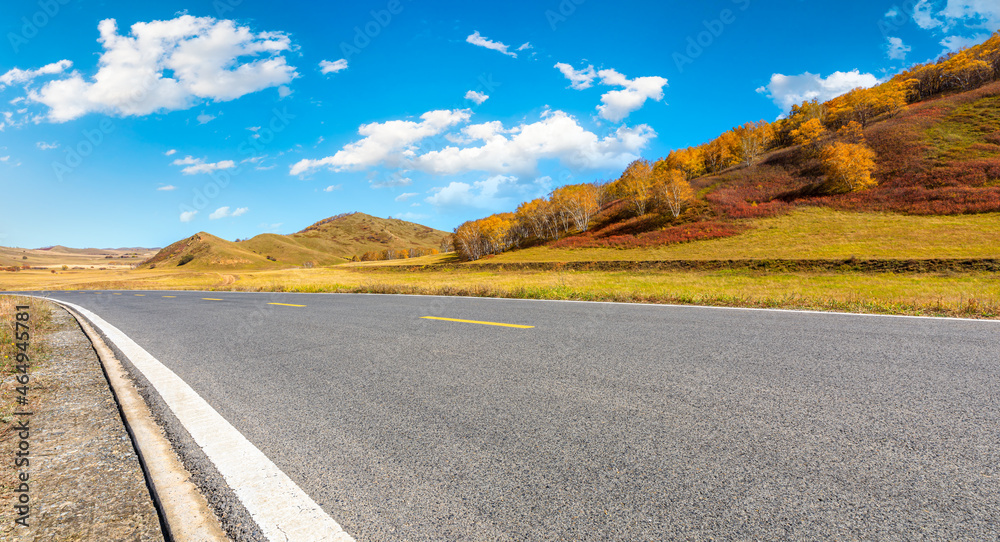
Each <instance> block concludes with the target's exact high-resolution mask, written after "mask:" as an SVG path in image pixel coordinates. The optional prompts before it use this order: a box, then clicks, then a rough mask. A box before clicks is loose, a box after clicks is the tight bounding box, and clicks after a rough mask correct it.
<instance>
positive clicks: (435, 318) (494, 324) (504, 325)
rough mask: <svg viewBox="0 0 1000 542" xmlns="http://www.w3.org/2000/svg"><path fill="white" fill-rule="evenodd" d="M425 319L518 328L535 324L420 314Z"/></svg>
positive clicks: (527, 327) (526, 327)
mask: <svg viewBox="0 0 1000 542" xmlns="http://www.w3.org/2000/svg"><path fill="white" fill-rule="evenodd" d="M421 318H423V319H425V320H444V321H445V322H462V323H466V324H480V325H483V326H500V327H516V328H519V329H532V328H534V327H535V326H521V325H518V324H501V323H499V322H480V321H478V320H459V319H457V318H438V317H437V316H421Z"/></svg>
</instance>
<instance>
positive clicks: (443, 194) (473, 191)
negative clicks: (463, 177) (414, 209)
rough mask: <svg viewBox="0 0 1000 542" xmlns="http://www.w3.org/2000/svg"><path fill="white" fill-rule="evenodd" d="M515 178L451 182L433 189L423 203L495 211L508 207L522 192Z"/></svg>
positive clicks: (504, 177)
mask: <svg viewBox="0 0 1000 542" xmlns="http://www.w3.org/2000/svg"><path fill="white" fill-rule="evenodd" d="M517 180H518V179H517V177H509V176H504V175H494V176H492V177H489V178H487V179H484V180H482V181H476V182H474V183H473V184H471V185H470V184H468V183H464V182H452V183H451V184H449V185H448V186H445V187H442V188H434V189H433V191H434V195H433V196H431V197H429V198H426V199H425V200H424V201H426V202H427V203H430V204H431V205H434V206H435V207H445V208H452V209H457V208H470V207H472V208H476V209H488V210H495V209H500V208H503V207H509V206H510V204H512V203H513V202H514V200H515V198H516V196H518V195H519V194H521V193H522V192H523V190H521V189H520V187H519V185H518V183H517Z"/></svg>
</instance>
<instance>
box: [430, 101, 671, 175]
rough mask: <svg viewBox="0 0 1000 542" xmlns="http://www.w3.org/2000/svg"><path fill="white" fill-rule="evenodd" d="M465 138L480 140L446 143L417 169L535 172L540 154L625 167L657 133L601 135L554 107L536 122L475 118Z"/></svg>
mask: <svg viewBox="0 0 1000 542" xmlns="http://www.w3.org/2000/svg"><path fill="white" fill-rule="evenodd" d="M462 135H463V136H464V140H465V142H467V143H468V142H472V141H482V142H483V144H482V145H480V146H473V147H464V148H463V147H456V146H448V147H445V148H443V149H441V150H437V151H431V152H428V153H426V154H423V155H421V156H419V157H417V158H416V160H414V161H413V166H414V167H415V168H416V169H419V170H421V171H424V172H426V173H432V174H445V175H454V174H459V173H466V172H470V171H485V172H488V173H497V174H509V173H518V174H531V173H534V172H535V170H536V169H537V167H538V163H539V161H541V160H559V161H560V162H561V163H562V164H563V165H565V166H567V167H571V168H574V169H601V168H618V167H624V166H625V165H627V164H628V163H629V162H631V161H632V160H635V159H636V158H638V156H639V153H640V151H641V150H642V149H643V148H645V147H646V145H647V144H648V143H649V141H650V140H651V139H653V138H654V137H656V132H654V131H653V129H652V128H650V127H649V126H647V125H645V124H643V125H640V126H638V127H636V128H629V127H627V126H622V127H621V128H619V129H618V130H617V131H616V132H615V133H614V135H610V136H607V137H604V138H603V139H602V138H599V137H598V136H597V135H596V134H594V133H593V132H590V131H588V130H585V129H584V128H583V127H582V126H580V124H579V123H578V122H577V120H576V119H575V118H573V117H572V116H570V115H568V114H566V113H564V112H562V111H553V112H550V113H548V114H547V115H546V116H545V118H543V119H542V120H540V121H539V122H535V123H532V124H521V125H519V126H517V127H514V128H511V129H505V128H504V127H503V125H502V124H501V123H500V122H489V123H484V124H474V125H471V126H467V127H465V128H464V129H462Z"/></svg>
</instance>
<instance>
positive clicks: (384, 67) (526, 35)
mask: <svg viewBox="0 0 1000 542" xmlns="http://www.w3.org/2000/svg"><path fill="white" fill-rule="evenodd" d="M0 21H2V28H0V31H2V36H3V40H2V42H0V193H2V194H3V195H2V200H0V201H2V203H3V212H2V213H0V245H5V246H20V247H31V248H35V247H41V246H46V245H55V244H62V245H68V246H76V247H85V246H86V247H91V246H96V247H121V246H147V247H148V246H165V245H167V244H169V243H171V242H173V241H176V240H178V239H180V238H183V237H185V236H188V235H191V234H193V233H195V232H198V231H208V232H210V233H213V234H215V235H219V236H221V237H224V238H228V239H235V238H247V237H252V236H254V235H256V234H259V233H264V232H276V233H293V232H295V231H298V230H301V229H302V228H304V227H306V226H308V225H309V224H311V223H313V222H315V221H318V220H320V219H323V218H325V217H328V216H331V215H335V214H339V213H344V212H350V211H361V212H365V213H369V214H373V215H376V216H382V217H387V216H392V217H395V218H403V219H406V220H412V221H414V222H419V223H422V224H426V225H428V226H432V227H436V228H440V229H444V230H449V231H450V230H452V229H453V228H454V227H455V226H457V225H459V224H460V223H461V222H463V221H465V220H468V219H473V218H479V217H482V216H485V215H487V214H490V213H493V212H498V211H507V210H513V209H514V208H516V206H517V204H518V203H520V202H521V201H525V200H528V199H531V198H534V197H539V196H544V195H546V194H547V193H548V192H550V191H551V190H552V189H553V188H556V187H558V186H561V185H563V184H570V183H579V182H587V181H593V180H598V179H611V178H615V177H617V176H618V174H619V173H620V172H621V170H622V169H623V168H624V166H625V165H627V164H628V162H630V161H631V160H633V159H635V158H637V157H644V158H649V159H655V158H658V157H661V156H664V155H666V154H667V153H668V152H669V151H670V150H671V149H674V148H679V147H685V146H689V145H696V144H699V143H703V142H705V141H708V140H710V139H712V138H713V137H715V136H717V135H718V134H719V133H721V132H722V131H725V130H727V129H729V128H731V127H732V126H734V125H737V124H742V123H744V122H747V121H753V120H759V119H768V120H773V119H774V118H777V117H778V116H779V115H781V114H782V112H783V111H784V110H786V109H787V107H788V106H789V105H790V104H792V103H797V102H800V101H801V100H802V99H807V98H812V97H819V98H821V99H828V98H831V97H833V96H835V95H837V94H839V93H843V92H845V91H847V90H849V89H851V88H853V87H857V86H870V85H873V84H876V83H877V82H878V81H879V80H881V79H884V78H886V77H888V76H891V75H892V74H894V73H896V72H897V71H899V70H900V69H902V68H905V67H907V66H910V65H912V64H914V63H919V62H924V61H927V60H929V59H935V58H937V57H938V56H939V55H941V54H942V53H945V52H947V51H948V50H953V49H955V48H958V47H961V46H963V45H969V44H973V43H977V42H980V41H983V40H984V39H986V38H987V37H988V36H989V34H990V33H991V32H992V31H995V30H997V29H998V28H1000V5H998V3H997V2H996V0H938V1H933V0H905V1H899V0H891V1H885V2H882V1H876V2H872V1H868V0H865V1H850V2H825V1H818V0H815V1H814V0H785V1H770V2H766V1H764V0H715V1H706V2H673V1H658V2H639V1H631V0H618V1H615V2H609V1H606V0H549V1H545V0H542V1H531V2H528V1H505V2H464V1H454V2H450V1H444V2H420V1H419V0H391V1H386V0H378V1H372V2H364V1H354V2H324V3H319V2H295V1H289V2H281V3H276V2H267V1H263V0H242V1H241V0H188V1H184V2H181V1H174V0H158V1H157V2H131V1H129V2H125V1H117V0H104V1H98V0H6V1H4V2H3V3H2V5H0Z"/></svg>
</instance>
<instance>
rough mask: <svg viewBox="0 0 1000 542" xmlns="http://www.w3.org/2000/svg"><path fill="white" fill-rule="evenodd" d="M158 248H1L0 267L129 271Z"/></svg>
mask: <svg viewBox="0 0 1000 542" xmlns="http://www.w3.org/2000/svg"><path fill="white" fill-rule="evenodd" d="M159 250H160V249H158V248H115V249H111V248H82V249H80V248H67V247H64V246H54V247H45V248H39V249H27V248H10V247H0V267H13V266H18V267H23V266H25V265H28V266H30V267H34V268H61V267H62V266H64V265H65V266H67V267H75V268H81V267H82V268H90V267H94V268H97V267H105V268H128V267H131V266H133V265H136V264H139V263H140V262H142V261H143V260H145V259H146V258H149V257H150V256H152V255H154V254H156V252H157V251H159Z"/></svg>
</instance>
